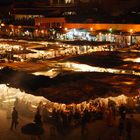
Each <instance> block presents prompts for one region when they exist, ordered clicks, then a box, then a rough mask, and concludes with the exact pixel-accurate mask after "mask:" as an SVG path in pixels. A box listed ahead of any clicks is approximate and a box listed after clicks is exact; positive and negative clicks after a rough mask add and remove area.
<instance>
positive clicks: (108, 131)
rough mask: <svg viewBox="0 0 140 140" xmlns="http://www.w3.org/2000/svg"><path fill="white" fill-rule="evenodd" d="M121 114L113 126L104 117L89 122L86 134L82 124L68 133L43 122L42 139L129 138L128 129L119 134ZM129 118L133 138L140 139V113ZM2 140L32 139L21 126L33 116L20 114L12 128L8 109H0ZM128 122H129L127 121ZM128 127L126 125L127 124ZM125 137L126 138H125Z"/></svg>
mask: <svg viewBox="0 0 140 140" xmlns="http://www.w3.org/2000/svg"><path fill="white" fill-rule="evenodd" d="M119 118H120V117H119V116H117V117H116V120H115V121H113V125H112V126H108V124H107V121H106V120H104V119H99V120H92V121H90V122H87V124H86V129H87V132H86V133H85V134H83V135H82V134H81V125H77V126H75V127H73V128H71V129H69V130H68V131H67V132H66V133H60V132H59V131H58V130H57V129H56V128H55V127H53V125H52V124H51V123H49V122H44V123H43V128H44V131H45V133H44V134H43V135H41V139H42V140H46V139H47V140H60V139H61V140H64V139H65V140H72V139H73V140H84V139H85V140H91V139H93V140H99V139H100V140H129V139H126V138H127V131H126V129H124V130H123V135H122V136H121V135H120V134H119V127H118V124H119ZM127 118H129V119H131V121H132V132H131V133H132V134H131V140H139V139H140V133H139V130H140V119H139V118H140V114H133V115H130V114H127V115H126V120H125V122H127ZM0 121H1V126H0V127H1V128H0V140H9V139H10V140H11V139H12V140H19V139H20V140H31V139H33V138H34V136H30V135H25V134H22V133H21V127H22V126H24V125H25V124H28V123H31V122H33V118H32V117H23V116H20V114H19V124H18V126H17V128H16V129H14V130H10V124H11V119H9V118H7V115H6V110H0ZM125 124H127V123H125ZM125 127H126V125H125ZM53 128H54V129H53ZM123 138H124V139H123Z"/></svg>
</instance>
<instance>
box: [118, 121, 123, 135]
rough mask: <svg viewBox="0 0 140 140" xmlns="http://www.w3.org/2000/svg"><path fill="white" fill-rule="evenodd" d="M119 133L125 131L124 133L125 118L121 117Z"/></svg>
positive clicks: (121, 133)
mask: <svg viewBox="0 0 140 140" xmlns="http://www.w3.org/2000/svg"><path fill="white" fill-rule="evenodd" d="M118 127H119V135H120V136H122V135H124V134H123V133H124V121H123V119H122V118H120V120H119V126H118Z"/></svg>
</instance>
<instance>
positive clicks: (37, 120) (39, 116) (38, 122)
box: [34, 109, 42, 126]
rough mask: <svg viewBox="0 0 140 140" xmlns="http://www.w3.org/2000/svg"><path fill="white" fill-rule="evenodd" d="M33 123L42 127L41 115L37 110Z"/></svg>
mask: <svg viewBox="0 0 140 140" xmlns="http://www.w3.org/2000/svg"><path fill="white" fill-rule="evenodd" d="M34 122H35V123H36V125H39V126H41V125H42V121H41V115H40V111H39V109H38V110H37V112H36V114H35V116H34Z"/></svg>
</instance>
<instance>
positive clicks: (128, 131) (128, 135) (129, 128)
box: [126, 119, 132, 140]
mask: <svg viewBox="0 0 140 140" xmlns="http://www.w3.org/2000/svg"><path fill="white" fill-rule="evenodd" d="M126 133H127V139H128V140H131V133H132V122H131V120H130V119H128V120H127V122H126Z"/></svg>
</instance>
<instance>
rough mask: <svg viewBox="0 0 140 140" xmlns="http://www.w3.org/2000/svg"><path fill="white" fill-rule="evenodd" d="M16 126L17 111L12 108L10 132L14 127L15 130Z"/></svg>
mask: <svg viewBox="0 0 140 140" xmlns="http://www.w3.org/2000/svg"><path fill="white" fill-rule="evenodd" d="M17 124H18V112H17V110H16V109H15V107H14V108H13V111H12V122H11V130H12V129H13V127H15V129H16V127H17Z"/></svg>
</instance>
